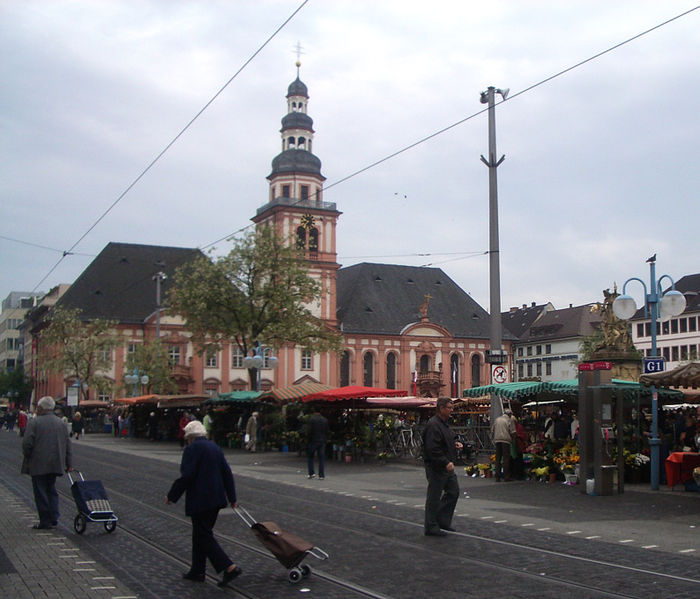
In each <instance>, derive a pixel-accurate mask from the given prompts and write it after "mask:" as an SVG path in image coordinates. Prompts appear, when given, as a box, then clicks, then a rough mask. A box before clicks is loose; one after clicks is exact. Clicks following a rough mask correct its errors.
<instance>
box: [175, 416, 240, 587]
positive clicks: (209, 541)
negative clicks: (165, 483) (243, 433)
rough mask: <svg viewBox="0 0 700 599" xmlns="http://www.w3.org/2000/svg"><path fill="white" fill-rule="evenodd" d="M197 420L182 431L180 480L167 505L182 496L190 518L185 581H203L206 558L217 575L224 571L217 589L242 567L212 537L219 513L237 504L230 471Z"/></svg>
mask: <svg viewBox="0 0 700 599" xmlns="http://www.w3.org/2000/svg"><path fill="white" fill-rule="evenodd" d="M206 434H207V433H206V430H205V428H204V425H203V424H202V423H201V422H199V420H193V421H192V422H190V423H189V424H188V425H187V426H185V429H184V438H185V441H186V442H187V447H186V448H185V451H184V452H183V454H182V462H181V463H180V478H178V479H177V480H176V481H175V482H174V483H173V485H172V487H171V488H170V491H168V495H167V497H166V499H165V502H166V503H175V502H177V500H178V499H180V497H181V496H182V494H183V493H185V494H186V495H185V514H186V515H187V516H190V518H191V519H192V565H191V567H190V569H189V571H187V572H185V574H183V577H184V578H186V579H188V580H194V581H197V582H204V574H205V570H206V565H207V563H206V562H207V558H209V561H210V562H211V563H212V565H213V566H214V569H215V570H216V571H217V572H222V571H223V573H224V574H223V579H222V580H221V582H219V586H225V585H227V584H228V583H229V582H230V581H232V580H233V579H234V578H236V577H237V576H239V575H240V573H241V571H242V570H241V568H239V567H238V566H236V565H235V564H234V563H233V561H231V559H230V558H229V557H228V555H226V553H225V552H224V550H223V549H222V548H221V546H220V545H219V543H218V542H217V540H216V539H215V538H214V532H213V529H214V524H216V518H217V516H218V515H219V510H220V509H222V508H224V507H226V503H227V498H228V503H230V504H231V507H234V508H235V507H238V503H236V488H235V485H234V482H233V474H232V473H231V468H230V467H229V465H228V462H227V461H226V458H225V457H224V454H223V452H222V451H221V449H220V448H219V446H218V445H216V444H215V443H212V442H211V441H209V440H207V438H206Z"/></svg>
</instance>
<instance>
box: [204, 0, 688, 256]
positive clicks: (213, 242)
mask: <svg viewBox="0 0 700 599" xmlns="http://www.w3.org/2000/svg"><path fill="white" fill-rule="evenodd" d="M698 8H700V5H698V6H695V7H693V8H691V9H689V10H687V11H685V12H683V13H681V14H679V15H676V16H675V17H671V18H670V19H668V20H666V21H664V22H662V23H659V24H658V25H654V26H653V27H651V28H649V29H646V30H645V31H642V32H641V33H638V34H636V35H634V36H632V37H630V38H628V39H626V40H624V41H622V42H619V43H618V44H615V45H614V46H610V47H609V48H607V49H606V50H603V51H601V52H598V53H597V54H594V55H593V56H590V57H588V58H586V59H585V60H582V61H581V62H577V63H576V64H574V65H572V66H570V67H568V68H566V69H563V70H561V71H559V72H557V73H555V74H554V75H551V76H549V77H546V78H545V79H542V80H541V81H538V82H537V83H534V84H532V85H530V86H529V87H526V88H525V89H523V90H520V91H519V92H516V93H514V94H510V96H509V97H508V101H509V102H512V101H513V99H514V98H516V97H517V96H522V95H523V94H524V93H527V92H529V91H532V90H533V89H535V88H537V87H540V86H541V85H544V84H545V83H549V82H550V81H552V80H554V79H556V78H557V77H561V76H562V75H564V74H566V73H568V72H570V71H573V70H574V69H577V68H578V67H580V66H583V65H584V64H586V63H589V62H591V61H593V60H595V59H596V58H600V57H601V56H603V55H605V54H608V53H609V52H612V51H613V50H617V49H618V48H621V47H622V46H624V45H626V44H629V43H630V42H633V41H635V40H637V39H639V38H641V37H643V36H645V35H647V34H649V33H651V32H653V31H656V30H657V29H660V28H661V27H664V26H665V25H668V24H669V23H672V22H673V21H677V20H678V19H680V18H682V17H685V16H687V15H689V14H690V13H692V12H693V11H695V10H697V9H698ZM503 102H505V100H501V101H500V102H496V104H495V105H496V106H498V105H499V104H503ZM484 112H488V106H487V107H486V108H483V109H481V110H479V111H477V112H475V113H473V114H471V115H469V116H467V117H465V118H463V119H461V120H459V121H457V122H455V123H452V124H451V125H448V126H447V127H443V128H442V129H440V130H438V131H435V132H434V133H431V134H430V135H427V136H426V137H423V138H422V139H419V140H418V141H415V142H413V143H411V144H409V145H407V146H405V147H404V148H401V149H400V150H397V151H396V152H393V153H392V154H389V155H388V156H385V157H384V158H380V159H379V160H377V161H375V162H372V163H371V164H369V165H367V166H365V167H363V168H361V169H359V170H357V171H354V172H353V173H350V174H349V175H347V176H345V177H342V178H341V179H338V180H337V181H334V182H333V183H331V184H330V185H327V186H325V187H324V188H323V190H322V191H323V192H325V191H327V190H329V189H331V188H332V187H335V186H337V185H340V184H341V183H345V182H346V181H348V180H350V179H352V178H353V177H356V176H357V175H360V174H362V173H364V172H367V171H368V170H370V169H373V168H374V167H375V166H379V165H380V164H383V163H384V162H387V161H389V160H391V159H392V158H396V156H399V155H400V154H403V153H404V152H407V151H408V150H411V149H413V148H415V147H417V146H419V145H421V144H423V143H425V142H426V141H429V140H431V139H433V138H435V137H437V136H439V135H442V134H443V133H446V132H447V131H450V130H451V129H454V128H455V127H458V126H459V125H462V124H463V123H466V122H467V121H470V120H471V119H473V118H475V117H477V116H479V115H480V114H483V113H484ZM316 194H318V192H316ZM301 201H302V200H297V201H296V202H293V203H291V204H290V206H294V205H296V204H297V203H299V202H301ZM252 226H253V224H249V225H246V226H244V227H241V228H240V229H236V230H235V231H233V232H232V233H229V234H228V235H225V236H224V237H220V238H219V239H217V240H216V241H212V242H211V243H208V244H206V245H203V246H200V248H199V249H202V250H203V249H206V248H209V247H212V246H214V245H216V244H217V243H220V242H222V241H226V240H227V239H230V238H231V237H234V236H235V235H238V234H239V233H242V232H243V231H245V230H246V229H249V228H250V227H252Z"/></svg>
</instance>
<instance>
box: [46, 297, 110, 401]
mask: <svg viewBox="0 0 700 599" xmlns="http://www.w3.org/2000/svg"><path fill="white" fill-rule="evenodd" d="M80 312H81V311H80V310H79V309H77V308H62V307H58V308H56V309H55V310H54V311H53V313H52V314H51V315H50V316H49V319H50V323H49V325H48V327H46V328H45V329H44V330H43V331H42V332H41V333H40V338H39V347H40V352H41V362H40V368H43V369H44V370H46V371H47V372H54V373H58V374H60V375H61V376H64V377H66V376H67V377H72V378H74V379H77V380H79V381H81V382H82V383H87V386H88V388H87V389H86V388H83V387H81V388H80V390H79V393H80V399H81V400H86V399H88V394H89V389H96V390H98V391H105V392H110V391H111V390H112V388H113V385H114V383H113V381H111V380H110V379H109V378H107V377H106V376H105V374H104V373H105V371H107V370H109V368H110V367H111V366H112V357H111V353H112V350H113V349H114V348H115V347H117V345H119V343H120V338H119V337H118V336H117V334H116V333H115V331H114V329H115V326H116V324H117V323H116V322H114V321H111V320H100V319H95V320H92V321H83V320H82V319H81V318H80Z"/></svg>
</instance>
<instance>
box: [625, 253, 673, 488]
mask: <svg viewBox="0 0 700 599" xmlns="http://www.w3.org/2000/svg"><path fill="white" fill-rule="evenodd" d="M647 262H648V263H649V271H650V281H649V292H648V293H647V286H646V285H645V284H644V281H642V279H639V278H637V277H632V278H631V279H627V281H625V284H624V285H623V287H622V295H619V296H617V298H615V301H614V302H613V305H612V309H613V314H615V316H617V317H618V318H620V319H622V320H629V319H630V318H632V317H633V316H634V315H635V314H636V313H637V304H636V303H635V301H634V299H633V298H632V297H631V296H629V295H627V283H629V282H630V281H639V282H640V283H641V284H642V287H643V288H644V318H646V317H647V306H648V307H649V311H650V312H651V355H650V356H648V357H649V358H651V359H654V358H657V359H658V358H660V356H659V355H658V352H657V349H656V322H657V320H658V319H659V318H660V319H661V320H667V319H669V318H671V317H673V316H678V315H680V314H682V313H683V310H685V306H686V301H685V296H684V295H683V294H682V293H680V292H679V291H676V289H675V285H676V284H675V283H674V281H673V279H672V278H671V277H670V276H669V275H661V277H659V279H658V281H657V280H656V254H654V255H653V256H652V257H651V258H649V259H648V260H647ZM663 279H668V280H669V281H671V289H670V290H669V291H667V292H666V293H662V291H661V281H662V280H663ZM660 370H663V368H661V369H660ZM658 404H659V401H658V395H657V393H656V387H655V386H654V385H652V386H651V439H649V447H650V448H651V488H652V490H654V491H656V490H658V488H659V468H660V464H659V445H660V444H661V441H660V439H659V414H658V410H659V405H658Z"/></svg>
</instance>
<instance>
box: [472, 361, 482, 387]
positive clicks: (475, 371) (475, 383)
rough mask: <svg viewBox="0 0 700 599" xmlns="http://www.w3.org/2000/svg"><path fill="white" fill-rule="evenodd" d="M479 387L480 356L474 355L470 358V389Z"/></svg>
mask: <svg viewBox="0 0 700 599" xmlns="http://www.w3.org/2000/svg"><path fill="white" fill-rule="evenodd" d="M480 386H481V356H480V355H479V354H474V355H473V356H472V387H480Z"/></svg>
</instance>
